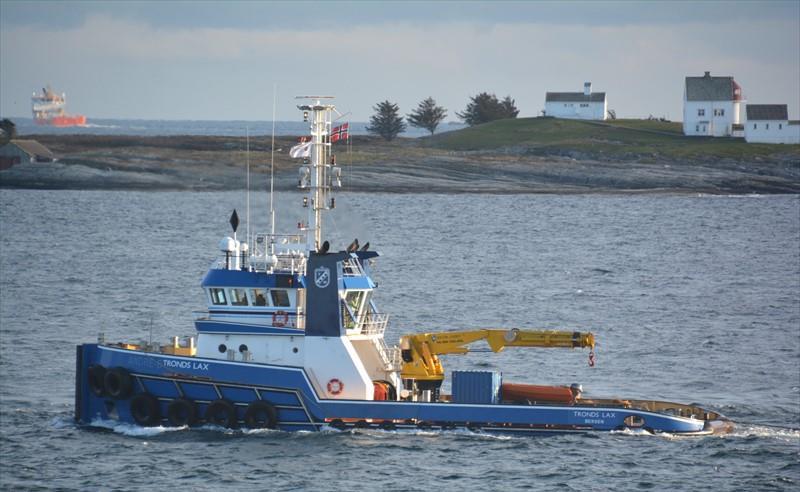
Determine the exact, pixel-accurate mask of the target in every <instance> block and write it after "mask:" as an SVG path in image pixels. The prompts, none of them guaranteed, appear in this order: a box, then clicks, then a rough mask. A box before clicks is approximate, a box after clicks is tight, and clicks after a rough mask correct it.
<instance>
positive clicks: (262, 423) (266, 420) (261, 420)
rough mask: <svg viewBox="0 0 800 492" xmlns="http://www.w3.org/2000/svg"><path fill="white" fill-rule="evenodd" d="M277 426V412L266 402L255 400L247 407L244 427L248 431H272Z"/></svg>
mask: <svg viewBox="0 0 800 492" xmlns="http://www.w3.org/2000/svg"><path fill="white" fill-rule="evenodd" d="M277 424H278V412H277V410H275V407H274V406H273V405H272V404H271V403H270V402H268V401H264V400H256V401H253V402H251V403H250V404H249V405H247V410H245V412H244V425H245V426H247V427H248V428H250V429H274V428H275V427H276V426H277Z"/></svg>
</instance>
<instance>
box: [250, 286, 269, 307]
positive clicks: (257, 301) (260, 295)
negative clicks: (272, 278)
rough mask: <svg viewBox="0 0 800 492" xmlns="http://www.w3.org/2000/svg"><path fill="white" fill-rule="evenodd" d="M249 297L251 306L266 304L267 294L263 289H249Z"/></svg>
mask: <svg viewBox="0 0 800 492" xmlns="http://www.w3.org/2000/svg"><path fill="white" fill-rule="evenodd" d="M250 298H251V299H252V300H253V306H266V305H267V296H266V294H265V293H264V289H253V290H252V291H250Z"/></svg>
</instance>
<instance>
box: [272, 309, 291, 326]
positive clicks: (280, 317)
mask: <svg viewBox="0 0 800 492" xmlns="http://www.w3.org/2000/svg"><path fill="white" fill-rule="evenodd" d="M287 323H289V313H287V312H286V311H275V312H274V313H272V326H286V324H287Z"/></svg>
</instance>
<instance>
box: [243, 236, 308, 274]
mask: <svg viewBox="0 0 800 492" xmlns="http://www.w3.org/2000/svg"><path fill="white" fill-rule="evenodd" d="M306 248H307V245H306V238H305V236H303V235H302V234H256V235H255V237H254V238H253V247H252V249H251V251H250V266H251V267H252V268H253V269H254V270H256V271H269V270H272V271H281V272H291V273H300V274H304V273H305V269H306ZM273 254H274V255H275V260H277V261H275V262H274V263H273V261H274V260H273V259H272V255H273Z"/></svg>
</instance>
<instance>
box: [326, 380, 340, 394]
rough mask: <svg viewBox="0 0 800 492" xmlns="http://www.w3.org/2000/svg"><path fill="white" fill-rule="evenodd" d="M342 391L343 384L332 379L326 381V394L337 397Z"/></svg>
mask: <svg viewBox="0 0 800 492" xmlns="http://www.w3.org/2000/svg"><path fill="white" fill-rule="evenodd" d="M343 390H344V383H343V382H341V381H340V380H338V379H336V378H333V379H331V380H330V381H328V393H330V394H332V395H338V394H339V393H341V392H342V391H343Z"/></svg>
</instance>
